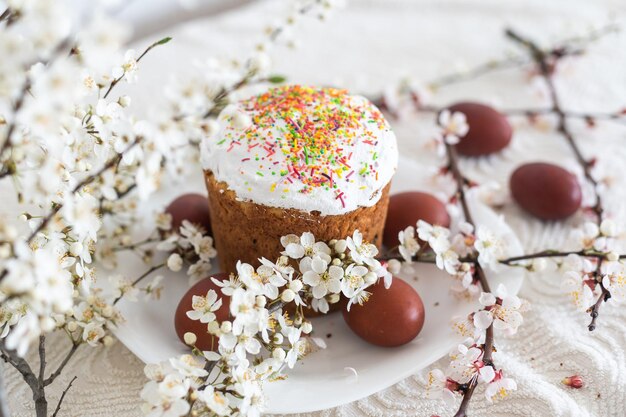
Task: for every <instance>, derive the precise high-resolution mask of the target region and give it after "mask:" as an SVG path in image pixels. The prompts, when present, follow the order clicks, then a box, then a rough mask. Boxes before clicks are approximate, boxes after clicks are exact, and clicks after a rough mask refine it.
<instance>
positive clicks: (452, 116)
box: [438, 109, 470, 145]
mask: <svg viewBox="0 0 626 417" xmlns="http://www.w3.org/2000/svg"><path fill="white" fill-rule="evenodd" d="M438 122H439V126H441V127H442V128H443V132H442V135H443V139H444V141H445V142H446V143H447V144H448V145H456V144H457V143H459V141H460V138H462V137H463V136H465V135H466V134H467V132H469V128H470V127H469V125H468V124H467V117H466V116H465V114H464V113H461V112H454V113H452V112H451V111H450V110H448V109H446V110H443V111H442V112H441V113H439V118H438Z"/></svg>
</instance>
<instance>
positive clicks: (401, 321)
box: [343, 277, 424, 347]
mask: <svg viewBox="0 0 626 417" xmlns="http://www.w3.org/2000/svg"><path fill="white" fill-rule="evenodd" d="M367 291H369V292H371V293H372V294H371V296H370V297H369V300H367V301H366V302H365V303H363V305H358V304H356V305H352V306H351V307H350V311H347V310H344V311H343V318H344V320H345V321H346V323H347V324H348V327H350V329H352V331H353V332H354V333H356V334H357V335H358V336H359V337H361V338H362V339H363V340H365V341H366V342H369V343H371V344H373V345H377V346H383V347H394V346H401V345H404V344H406V343H409V342H410V341H411V340H413V339H415V337H416V336H417V335H418V334H419V332H420V331H421V330H422V327H423V326H424V303H422V299H421V298H420V296H419V294H418V293H417V291H415V289H414V288H413V287H411V286H410V285H409V284H407V283H406V282H405V281H403V280H402V279H400V278H397V277H394V278H393V282H392V284H391V287H389V288H388V289H386V288H385V285H384V283H383V281H382V280H380V281H379V282H378V283H376V284H374V285H372V286H371V287H369V288H368V289H367Z"/></svg>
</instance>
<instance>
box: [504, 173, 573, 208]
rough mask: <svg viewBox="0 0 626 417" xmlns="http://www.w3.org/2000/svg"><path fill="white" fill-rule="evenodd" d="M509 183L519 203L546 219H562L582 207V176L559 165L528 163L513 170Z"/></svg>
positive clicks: (514, 197)
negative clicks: (579, 180)
mask: <svg viewBox="0 0 626 417" xmlns="http://www.w3.org/2000/svg"><path fill="white" fill-rule="evenodd" d="M509 186H510V188H511V194H512V195H513V199H514V200H515V201H516V202H517V204H519V205H520V206H521V207H522V208H523V209H524V210H526V211H527V212H528V213H530V214H532V215H533V216H535V217H538V218H540V219H542V220H562V219H565V218H567V217H569V216H571V215H572V214H574V213H575V212H576V211H577V210H578V209H579V208H580V203H581V200H582V191H581V189H580V184H579V183H578V179H577V178H576V176H575V175H574V174H572V173H571V172H569V171H567V170H565V169H563V168H561V167H560V166H558V165H553V164H548V163H545V162H535V163H530V164H524V165H522V166H520V167H519V168H517V169H516V170H515V172H513V175H511V178H510V181H509Z"/></svg>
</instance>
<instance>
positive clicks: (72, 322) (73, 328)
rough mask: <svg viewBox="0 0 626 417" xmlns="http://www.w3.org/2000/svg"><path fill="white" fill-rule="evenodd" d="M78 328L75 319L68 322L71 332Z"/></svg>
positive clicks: (68, 328)
mask: <svg viewBox="0 0 626 417" xmlns="http://www.w3.org/2000/svg"><path fill="white" fill-rule="evenodd" d="M76 329H78V324H77V323H76V322H75V321H70V322H69V323H67V330H69V331H70V332H75V331H76Z"/></svg>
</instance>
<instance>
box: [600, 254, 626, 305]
mask: <svg viewBox="0 0 626 417" xmlns="http://www.w3.org/2000/svg"><path fill="white" fill-rule="evenodd" d="M601 272H602V285H603V286H604V288H606V289H607V290H608V291H609V292H610V293H611V297H612V298H614V299H615V300H617V301H624V300H626V271H625V266H624V264H623V263H622V262H605V263H603V264H602V271H601Z"/></svg>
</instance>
